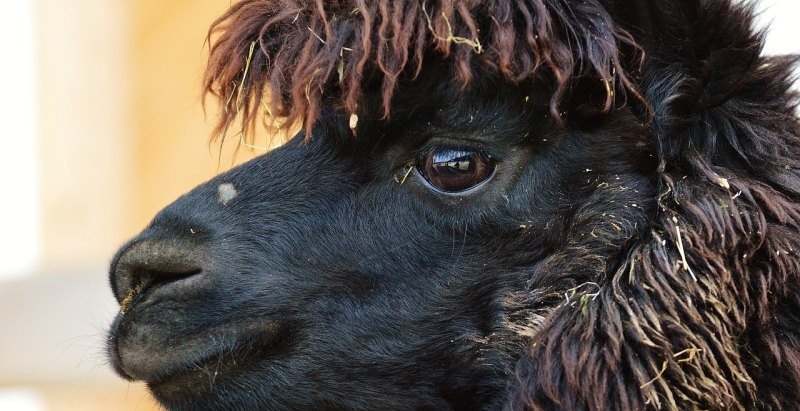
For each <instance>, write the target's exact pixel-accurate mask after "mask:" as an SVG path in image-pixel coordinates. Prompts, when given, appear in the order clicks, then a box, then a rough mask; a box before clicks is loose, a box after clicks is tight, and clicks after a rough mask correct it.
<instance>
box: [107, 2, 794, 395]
mask: <svg viewBox="0 0 800 411" xmlns="http://www.w3.org/2000/svg"><path fill="white" fill-rule="evenodd" d="M550 3H552V4H550ZM550 3H547V2H540V1H532V2H511V1H508V2H505V1H497V2H471V1H464V2H450V1H430V2H420V3H416V2H405V1H388V0H382V1H377V2H372V3H370V4H365V3H364V2H352V3H351V2H330V4H328V2H320V1H317V2H311V1H288V0H286V1H278V0H275V1H265V0H242V1H239V2H238V3H235V4H234V5H233V6H232V8H231V10H230V11H229V12H228V13H227V14H226V15H225V16H223V17H222V18H221V19H220V20H218V21H217V22H216V23H215V24H214V30H213V31H212V33H213V34H214V36H213V38H214V39H215V42H214V43H213V46H212V49H211V60H210V65H209V68H208V71H207V77H206V86H207V91H208V92H209V93H211V94H214V95H216V96H218V97H219V99H220V102H221V104H222V105H223V108H224V110H223V114H222V116H221V118H220V126H219V128H218V132H220V133H224V132H225V131H226V130H228V129H229V128H231V127H238V126H239V123H238V122H236V123H235V124H234V122H235V121H237V120H241V121H242V123H241V124H242V126H241V127H242V132H243V133H245V134H248V133H252V132H254V130H256V129H258V127H257V124H258V122H260V121H261V120H262V119H264V118H267V119H270V120H273V119H274V118H280V119H281V120H280V121H281V122H282V123H283V124H298V123H299V124H301V125H302V129H303V132H301V133H300V134H298V135H297V136H295V137H294V138H293V139H291V140H290V141H288V142H287V143H286V144H285V145H284V146H283V147H281V148H279V149H277V150H274V151H272V152H270V153H268V154H266V155H264V156H262V157H259V158H256V159H254V160H252V161H250V162H248V163H246V164H244V165H242V166H239V167H237V168H234V169H233V170H231V171H229V172H226V173H223V174H221V175H219V176H217V177H215V178H214V179H212V180H211V181H209V182H207V183H205V184H202V185H200V186H199V187H197V188H195V189H194V190H192V191H190V192H189V193H187V194H186V195H184V196H183V197H181V198H179V199H178V200H176V201H175V202H174V203H173V204H171V205H169V206H168V207H166V208H165V209H164V210H162V211H161V212H160V213H159V214H158V215H157V216H156V217H155V218H154V219H153V221H152V222H151V223H150V225H149V226H148V227H147V228H146V229H145V230H144V231H143V232H142V233H140V234H139V235H138V236H136V237H135V238H134V239H132V240H131V241H130V242H129V243H128V244H126V245H125V246H123V247H122V248H121V249H120V251H119V252H118V253H117V256H116V257H115V258H114V260H113V262H112V266H111V285H112V289H113V291H114V293H115V296H116V298H117V299H118V300H119V301H120V305H121V310H120V313H119V315H118V317H117V319H116V320H115V322H114V324H113V325H112V329H111V332H110V335H109V353H110V357H111V360H112V363H113V364H114V366H115V368H116V370H117V371H118V372H119V373H120V375H122V376H124V377H126V378H130V379H136V380H142V381H145V382H147V383H148V385H149V387H150V389H151V391H152V392H153V394H154V395H155V396H156V398H157V399H158V400H159V401H160V402H161V403H162V404H163V405H165V406H166V407H167V408H170V409H193V408H197V407H202V408H212V409H230V408H244V409H264V408H275V409H322V408H332V409H369V408H374V407H376V406H378V407H380V408H387V409H395V408H404V409H405V408H409V409H411V408H414V409H416V408H433V409H450V408H459V409H460V408H464V409H475V408H491V409H496V408H500V407H504V406H505V407H509V408H518V407H520V408H522V407H528V408H552V407H562V408H568V409H571V408H597V409H602V408H604V407H611V408H625V409H636V408H641V407H644V406H646V404H650V405H652V406H667V407H676V408H684V407H691V406H696V407H701V408H714V407H745V408H746V407H750V406H762V407H763V406H776V407H777V406H787V405H790V404H792V402H791V401H796V398H797V397H796V395H795V396H792V395H794V394H796V393H797V390H798V389H800V388H798V387H800V354H798V353H797V348H798V336H797V331H796V330H797V329H798V327H800V321H799V320H798V317H797V315H796V312H797V310H800V306H798V305H799V304H800V297H798V296H799V295H800V292H798V288H800V287H799V286H798V280H797V278H796V273H797V272H798V268H800V264H798V263H797V261H798V259H797V258H796V257H794V255H793V253H794V252H795V250H797V252H800V236H799V235H798V234H797V223H798V217H800V207H798V205H797V203H796V201H797V200H798V198H799V197H800V180H799V179H798V178H797V174H796V170H797V169H798V166H800V164H799V163H800V162H799V161H798V159H799V158H800V155H798V154H800V140H798V137H797V134H798V133H797V131H798V128H797V123H796V120H795V117H794V115H793V113H792V110H793V107H794V96H793V95H792V94H791V92H790V91H789V86H790V81H789V77H788V76H789V75H790V68H791V65H792V64H793V62H792V61H791V60H790V59H779V58H765V57H762V56H761V55H760V41H761V40H760V37H759V35H757V34H755V33H754V32H753V31H752V29H751V28H750V25H751V23H752V13H751V12H750V11H749V9H747V8H746V7H744V6H740V5H733V4H731V3H730V2H728V1H726V0H718V1H710V2H677V1H676V2H672V1H661V2H654V3H653V4H649V3H648V5H642V4H644V3H642V4H640V3H639V2H633V1H631V2H630V3H631V4H627V3H628V2H625V1H599V0H592V1H579V2H577V1H576V2H572V1H564V2H550ZM623 3H626V4H623ZM673 3H674V4H673ZM678 3H679V4H678ZM687 3H690V4H687ZM695 3H697V4H695ZM634 4H635V5H636V6H633V5H634ZM690 23H691V24H690ZM287 127H288V126H287ZM781 253H783V254H781ZM770 372H780V373H782V375H784V378H783V380H781V381H772V380H770V379H769V374H770Z"/></svg>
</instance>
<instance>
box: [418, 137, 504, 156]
mask: <svg viewBox="0 0 800 411" xmlns="http://www.w3.org/2000/svg"><path fill="white" fill-rule="evenodd" d="M440 150H453V151H474V152H479V153H482V154H484V155H486V156H487V157H489V158H491V159H492V160H493V161H495V162H500V161H501V159H499V158H498V157H497V156H496V155H495V153H493V150H490V149H489V148H488V147H487V145H486V143H481V142H478V141H474V140H451V139H442V138H434V139H430V140H428V141H426V142H425V144H423V145H422V146H420V147H419V148H418V149H416V150H414V152H412V153H411V159H410V160H411V161H414V162H416V161H418V160H420V159H422V158H423V157H425V156H427V155H428V154H431V153H433V152H434V151H440Z"/></svg>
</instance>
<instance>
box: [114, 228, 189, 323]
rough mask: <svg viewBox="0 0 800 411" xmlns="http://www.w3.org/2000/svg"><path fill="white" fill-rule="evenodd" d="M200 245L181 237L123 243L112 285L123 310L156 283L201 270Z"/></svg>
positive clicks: (161, 283) (183, 276)
mask: <svg viewBox="0 0 800 411" xmlns="http://www.w3.org/2000/svg"><path fill="white" fill-rule="evenodd" d="M198 260H199V258H198V253H197V247H196V246H195V245H193V244H190V243H189V242H187V241H185V240H181V239H155V238H151V239H143V240H141V241H136V242H133V243H132V244H130V245H128V246H126V247H123V248H122V249H121V250H120V251H119V252H118V253H117V257H116V258H115V259H114V262H112V265H111V286H112V288H113V291H114V295H115V297H116V298H117V301H119V303H120V304H121V305H122V309H123V311H124V310H125V309H126V308H127V305H128V304H129V303H130V302H131V300H132V299H134V297H137V296H139V295H141V294H144V292H145V291H147V290H149V289H151V288H154V287H155V286H159V285H164V284H167V283H171V282H173V281H177V280H180V279H184V278H187V277H189V276H193V275H195V274H199V273H200V272H201V271H202V267H201V266H200V263H199V261H198Z"/></svg>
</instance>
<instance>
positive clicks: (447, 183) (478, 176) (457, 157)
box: [417, 148, 495, 193]
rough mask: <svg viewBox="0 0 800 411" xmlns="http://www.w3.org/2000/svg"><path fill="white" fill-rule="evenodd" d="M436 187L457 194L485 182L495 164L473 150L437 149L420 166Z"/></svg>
mask: <svg viewBox="0 0 800 411" xmlns="http://www.w3.org/2000/svg"><path fill="white" fill-rule="evenodd" d="M417 167H418V168H419V170H420V172H421V173H422V175H423V176H424V177H425V179H426V180H428V182H430V183H431V184H432V185H433V186H434V187H436V188H438V189H440V190H442V191H445V192H448V193H457V192H460V191H464V190H468V189H470V188H472V187H475V186H477V185H478V184H480V183H482V182H484V181H486V180H487V179H488V178H489V177H490V176H491V175H492V172H494V167H495V164H494V161H493V160H492V158H491V157H489V156H488V155H486V154H485V153H482V152H479V151H471V150H453V149H444V148H440V149H435V150H433V151H431V152H429V153H428V154H427V155H426V156H425V157H424V158H422V160H421V161H420V163H419V164H418V165H417Z"/></svg>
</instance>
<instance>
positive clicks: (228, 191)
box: [217, 183, 237, 206]
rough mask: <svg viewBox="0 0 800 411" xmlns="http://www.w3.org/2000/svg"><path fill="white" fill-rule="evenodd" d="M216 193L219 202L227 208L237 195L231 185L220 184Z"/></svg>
mask: <svg viewBox="0 0 800 411" xmlns="http://www.w3.org/2000/svg"><path fill="white" fill-rule="evenodd" d="M217 193H218V194H219V202H220V203H222V205H224V206H227V205H228V203H229V202H230V201H231V200H233V198H234V197H236V194H237V193H236V187H234V185H233V184H231V183H224V184H220V185H219V187H217Z"/></svg>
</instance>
